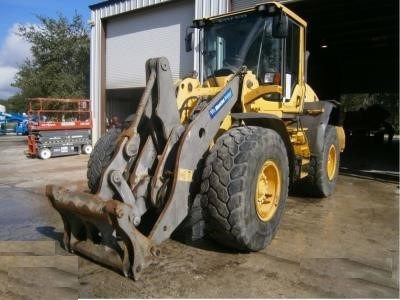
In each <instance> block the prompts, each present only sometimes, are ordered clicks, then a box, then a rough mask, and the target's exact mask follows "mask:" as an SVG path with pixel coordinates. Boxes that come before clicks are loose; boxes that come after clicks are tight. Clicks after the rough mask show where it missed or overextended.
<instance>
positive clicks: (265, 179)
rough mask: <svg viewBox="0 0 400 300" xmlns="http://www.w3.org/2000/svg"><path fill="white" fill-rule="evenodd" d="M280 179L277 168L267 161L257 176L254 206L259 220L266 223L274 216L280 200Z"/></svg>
mask: <svg viewBox="0 0 400 300" xmlns="http://www.w3.org/2000/svg"><path fill="white" fill-rule="evenodd" d="M280 192H281V177H280V172H279V168H278V166H277V165H276V164H275V163H274V162H273V161H271V160H267V161H266V162H265V163H264V165H263V166H262V168H261V170H260V173H259V175H258V181H257V189H256V197H255V206H256V211H257V215H258V217H259V219H260V220H261V221H263V222H268V221H269V220H271V219H272V217H273V216H274V214H275V212H276V210H277V208H278V205H279V199H280Z"/></svg>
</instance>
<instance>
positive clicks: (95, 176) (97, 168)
mask: <svg viewBox="0 0 400 300" xmlns="http://www.w3.org/2000/svg"><path fill="white" fill-rule="evenodd" d="M120 132H121V129H118V128H111V129H110V130H108V132H107V133H106V134H105V135H103V136H102V137H101V138H100V139H99V140H98V141H97V143H96V145H95V146H94V148H93V151H92V153H91V154H90V158H89V161H88V164H87V173H86V175H87V179H88V187H89V189H90V192H92V193H96V192H97V190H98V189H99V186H100V180H101V173H102V172H103V170H104V169H105V168H106V167H107V166H108V164H109V163H110V161H111V158H112V157H113V155H114V150H115V145H116V143H117V140H118V136H119V134H120Z"/></svg>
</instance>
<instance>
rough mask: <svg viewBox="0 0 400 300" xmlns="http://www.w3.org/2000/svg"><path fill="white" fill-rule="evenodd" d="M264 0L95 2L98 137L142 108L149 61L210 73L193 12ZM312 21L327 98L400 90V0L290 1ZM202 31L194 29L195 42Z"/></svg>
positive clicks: (319, 78) (314, 74) (319, 87)
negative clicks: (114, 120)
mask: <svg viewBox="0 0 400 300" xmlns="http://www.w3.org/2000/svg"><path fill="white" fill-rule="evenodd" d="M260 2H263V1H262V0H110V1H105V2H100V3H97V4H94V5H92V6H90V9H91V11H92V13H91V20H90V21H89V23H90V24H91V26H92V32H91V89H90V92H91V99H92V100H93V117H94V131H93V133H94V140H97V138H98V137H99V136H100V135H101V134H103V133H104V132H105V130H106V121H105V120H106V118H111V117H112V116H114V115H115V116H118V117H119V118H120V119H124V118H125V117H127V116H128V115H129V114H130V113H132V112H134V111H135V108H136V106H135V105H136V103H137V101H138V99H139V98H140V96H141V93H142V91H143V88H144V86H145V76H146V75H145V66H144V65H145V62H146V60H147V59H148V58H151V57H159V56H165V57H167V58H168V60H169V61H170V65H171V70H172V74H173V79H174V80H176V79H178V78H181V77H184V76H185V75H187V74H189V73H191V72H193V70H195V71H197V72H200V73H201V72H202V70H201V63H200V59H201V58H200V53H199V49H198V47H195V48H194V49H193V51H191V52H186V51H185V37H186V35H187V33H188V32H191V31H193V29H191V28H190V25H191V24H192V20H193V19H200V18H204V17H208V16H213V15H218V14H223V13H227V12H230V11H234V10H238V9H243V8H247V7H251V6H254V5H256V4H257V3H260ZM279 2H282V3H284V4H285V5H287V6H288V7H289V8H291V9H292V10H293V11H295V12H296V13H297V14H298V15H300V16H301V17H303V18H304V19H305V20H306V21H307V22H308V25H309V26H308V41H307V44H308V46H307V47H308V50H310V52H311V57H310V60H309V81H310V84H311V86H313V87H314V89H315V90H316V92H317V94H318V95H319V96H320V98H321V99H338V98H339V97H340V96H341V95H342V94H343V93H358V92H364V93H376V92H378V93H382V92H386V93H387V92H389V93H393V92H394V93H396V92H398V81H399V75H398V65H399V62H398V61H399V59H398V26H399V20H398V1H396V0H388V1H384V2H381V3H379V5H378V4H377V3H376V2H375V1H371V0H366V1H359V0H352V1H346V0H330V1H323V4H322V1H317V0H283V1H279ZM198 41H199V35H198V32H197V31H196V30H194V45H197V43H198Z"/></svg>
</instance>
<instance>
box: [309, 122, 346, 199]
mask: <svg viewBox="0 0 400 300" xmlns="http://www.w3.org/2000/svg"><path fill="white" fill-rule="evenodd" d="M339 161H340V150H339V141H338V136H337V133H336V128H335V126H331V125H328V126H327V127H326V131H325V138H324V146H323V149H322V151H321V153H320V154H319V155H318V156H312V157H311V160H310V169H309V175H308V176H307V177H306V178H305V181H306V182H305V185H304V187H305V188H307V190H308V192H309V194H310V195H311V196H316V197H328V196H330V195H331V194H332V193H333V191H334V189H335V186H336V181H337V177H338V174H339Z"/></svg>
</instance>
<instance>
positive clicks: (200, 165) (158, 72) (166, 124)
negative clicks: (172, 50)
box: [46, 2, 345, 279]
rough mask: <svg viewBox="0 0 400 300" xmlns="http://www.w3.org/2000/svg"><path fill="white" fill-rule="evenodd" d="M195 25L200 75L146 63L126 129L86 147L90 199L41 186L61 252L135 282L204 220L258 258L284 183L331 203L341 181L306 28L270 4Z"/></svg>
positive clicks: (161, 61) (340, 141)
mask: <svg viewBox="0 0 400 300" xmlns="http://www.w3.org/2000/svg"><path fill="white" fill-rule="evenodd" d="M193 26H194V27H195V28H197V29H199V30H200V35H201V37H202V38H201V39H200V40H201V43H200V45H196V47H197V46H199V47H200V50H201V51H200V52H201V53H202V55H203V56H202V59H201V61H202V63H203V69H204V72H203V73H204V74H203V73H202V74H201V78H197V77H196V78H194V77H193V75H192V76H188V77H186V78H184V79H182V80H181V81H180V82H179V84H178V85H174V84H173V82H172V75H171V70H170V66H169V63H168V60H167V59H166V58H153V59H149V60H148V61H147V62H146V65H145V68H146V74H147V85H146V88H145V90H144V93H143V95H142V98H141V99H140V102H139V105H138V107H137V110H136V112H135V114H134V116H132V118H131V119H130V120H129V121H130V122H128V123H129V124H128V126H127V127H126V128H125V129H124V130H122V132H118V131H114V130H110V131H109V132H108V133H107V134H106V135H105V136H103V137H102V138H101V139H100V140H99V141H98V142H97V144H96V146H95V147H94V149H93V152H92V154H91V157H90V159H89V162H88V171H87V176H88V186H89V189H90V193H86V192H79V191H76V192H72V191H68V190H66V189H65V188H63V187H59V186H54V185H48V186H47V187H46V195H47V196H48V197H49V199H50V201H51V203H52V205H53V207H54V208H55V209H56V210H57V211H58V213H59V214H60V215H61V217H62V220H63V222H64V239H63V242H64V246H65V248H66V249H68V250H69V251H71V252H78V253H81V254H83V255H84V256H88V257H90V258H91V259H93V260H96V261H98V262H99V263H101V264H107V265H109V266H111V267H113V268H116V269H119V270H120V271H122V272H123V274H124V275H125V276H131V277H133V278H134V279H138V278H139V276H140V274H141V272H142V270H143V269H144V268H145V267H146V266H148V265H149V264H150V263H151V261H152V260H153V259H155V258H156V257H157V256H158V255H160V248H159V245H160V244H161V243H162V242H163V241H165V240H167V239H168V238H169V237H170V236H171V234H172V233H173V232H174V231H175V230H176V229H177V228H178V226H180V225H181V224H182V223H183V224H185V223H187V222H188V223H189V224H188V225H190V222H192V221H193V224H194V225H196V222H195V221H196V220H201V219H202V220H204V222H205V231H206V233H207V234H208V235H209V236H210V237H211V238H213V239H214V240H215V241H217V242H219V243H221V244H224V245H225V246H228V247H231V248H234V249H237V250H238V251H245V252H246V251H258V250H261V249H263V248H265V247H266V246H267V245H268V244H269V243H270V242H271V240H272V239H273V237H274V236H275V234H276V232H277V230H278V228H279V223H280V220H281V218H282V215H283V212H284V208H285V203H286V198H287V195H288V189H289V186H291V187H295V186H296V185H297V186H301V187H306V189H307V191H308V192H310V193H313V194H314V195H315V196H317V197H328V196H330V195H331V194H332V193H333V191H334V188H335V185H336V180H337V176H338V171H339V157H340V152H341V151H343V149H344V146H345V137H344V132H343V129H342V128H341V127H340V126H337V124H334V123H333V121H332V120H331V119H332V118H330V115H331V112H332V110H333V109H334V107H335V106H336V104H335V102H333V101H319V100H318V97H317V95H316V94H315V93H314V91H313V90H312V89H311V87H310V86H309V85H308V84H307V83H306V78H305V77H306V76H305V74H306V71H305V68H306V49H305V30H306V26H307V23H306V22H305V21H304V20H302V19H301V18H300V17H299V16H297V15H296V14H295V13H293V12H292V11H290V10H289V9H287V8H286V7H284V6H283V5H281V4H279V3H275V2H268V3H264V4H261V5H257V6H255V7H254V8H251V9H246V10H242V11H238V12H232V13H230V14H226V15H221V16H215V17H210V18H206V19H202V20H195V21H194V24H193ZM186 40H188V41H190V40H191V37H190V35H188V36H187V37H186ZM187 46H188V47H187V48H188V50H190V46H191V45H190V43H188V44H187ZM149 226H150V227H149ZM193 228H194V227H193Z"/></svg>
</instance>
